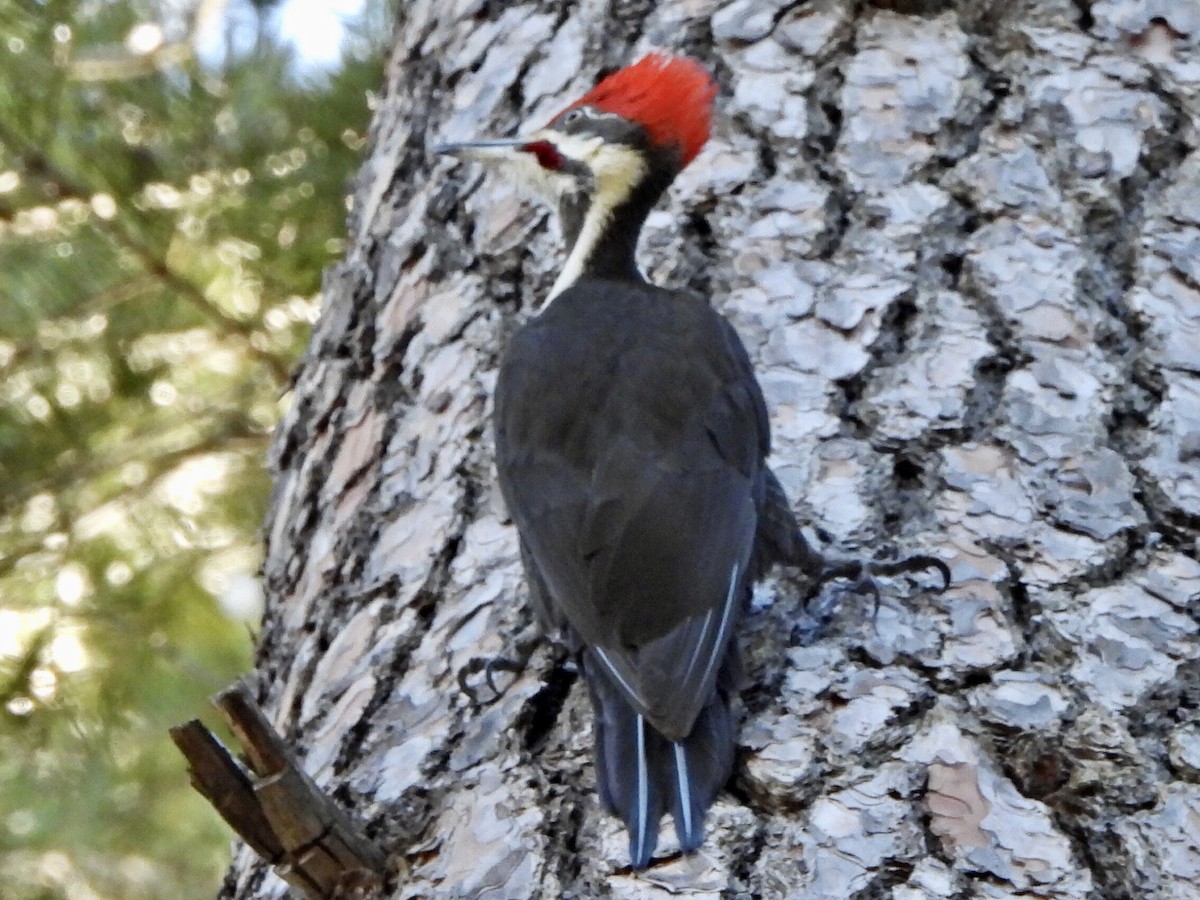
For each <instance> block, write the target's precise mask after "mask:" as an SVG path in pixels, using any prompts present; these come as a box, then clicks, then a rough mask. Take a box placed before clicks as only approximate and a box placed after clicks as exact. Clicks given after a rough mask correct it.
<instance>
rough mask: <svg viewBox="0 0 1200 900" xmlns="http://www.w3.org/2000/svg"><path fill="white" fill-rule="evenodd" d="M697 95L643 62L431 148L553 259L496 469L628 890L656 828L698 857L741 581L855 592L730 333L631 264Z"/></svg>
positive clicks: (678, 60)
mask: <svg viewBox="0 0 1200 900" xmlns="http://www.w3.org/2000/svg"><path fill="white" fill-rule="evenodd" d="M716 95H717V85H716V83H715V81H714V79H713V78H712V76H711V75H710V74H709V72H708V71H707V70H706V69H705V68H704V66H703V65H701V64H700V63H699V62H697V61H696V60H694V59H691V58H688V57H684V56H678V55H672V54H669V53H666V52H662V51H654V52H650V53H648V54H646V55H645V56H644V57H642V58H641V59H640V60H638V61H637V62H635V63H633V64H631V65H628V66H626V67H625V68H622V69H619V70H618V71H616V72H614V73H612V74H610V75H608V76H607V77H605V78H603V79H602V80H601V81H600V82H599V83H598V84H596V86H595V87H594V88H593V89H592V90H590V91H588V92H587V93H585V94H584V95H583V96H582V97H580V98H579V99H578V100H576V101H575V102H573V103H571V104H570V105H569V106H567V107H566V108H565V109H564V110H562V112H560V113H559V114H558V115H556V116H554V117H553V118H552V119H551V120H550V122H549V123H548V124H547V125H546V126H545V127H543V128H541V129H538V130H536V131H533V132H532V133H531V134H527V135H525V136H523V137H517V138H501V139H487V140H471V141H465V142H458V143H452V144H444V145H441V146H439V147H438V148H437V150H438V151H440V152H442V153H447V154H451V155H453V156H456V157H458V158H459V159H462V160H466V161H473V162H477V163H481V164H484V165H485V166H486V167H488V168H491V169H494V170H497V171H499V172H500V173H502V174H503V175H505V176H507V177H509V178H511V179H513V180H515V181H516V182H517V183H518V184H519V185H522V186H523V187H524V188H526V189H527V190H528V191H530V192H531V193H532V194H533V195H534V196H536V197H538V198H540V199H542V200H543V201H545V202H547V203H548V204H549V205H550V206H552V207H553V208H555V209H556V210H557V212H558V217H559V222H560V225H561V230H562V234H563V238H564V243H565V244H566V245H567V246H568V247H569V251H568V252H567V256H566V260H565V263H564V264H563V266H562V268H561V270H560V271H559V274H558V276H557V278H556V280H555V281H554V283H553V286H552V287H551V288H550V290H549V294H548V296H547V299H546V303H545V305H544V306H543V307H542V309H541V311H540V312H539V313H538V314H537V315H535V316H533V317H532V318H530V319H529V320H528V321H526V322H525V324H523V325H522V326H521V327H519V328H518V329H517V330H516V331H515V332H514V333H513V335H512V336H511V337H510V338H509V340H508V342H507V346H506V347H505V349H504V351H503V354H502V357H501V362H500V367H499V372H498V376H497V381H496V386H495V392H494V409H493V430H494V439H495V456H496V469H497V475H498V482H499V487H500V491H501V494H502V496H503V498H504V501H505V505H506V507H507V509H508V512H509V515H510V516H511V518H512V520H513V521H514V523H515V525H516V528H517V532H518V535H519V544H520V553H521V558H522V563H523V567H524V570H525V575H526V582H527V584H528V588H529V594H530V599H531V602H532V606H533V608H534V611H535V614H536V618H537V620H538V621H539V623H540V625H541V627H542V629H543V630H544V631H546V632H548V633H549V634H551V635H553V636H554V637H556V638H557V639H558V640H559V641H560V642H562V643H563V644H565V645H566V648H567V649H568V651H569V652H570V653H571V654H572V655H573V657H574V658H575V659H576V660H577V664H578V668H579V671H580V672H581V673H582V676H583V679H584V681H585V682H586V684H587V688H588V692H589V695H590V699H591V704H592V708H593V712H594V727H593V730H594V744H595V748H594V759H595V770H596V782H597V788H598V793H599V796H600V799H601V801H602V802H603V805H604V806H605V807H606V808H607V809H608V810H609V811H610V812H611V813H613V814H615V815H617V816H618V817H619V818H620V819H621V820H622V821H623V822H624V825H625V828H626V831H627V833H628V836H629V859H630V865H631V867H632V868H633V869H635V870H640V869H644V868H646V867H647V866H648V865H650V863H651V861H652V859H653V856H654V853H655V850H656V848H657V845H658V838H659V829H660V825H661V819H662V817H663V815H664V814H666V813H668V812H669V813H670V814H671V816H672V818H673V820H674V826H675V833H676V837H677V839H678V844H679V847H680V849H681V851H682V852H685V853H687V852H691V851H693V850H695V849H697V848H698V847H700V846H701V844H702V843H703V841H704V835H705V819H706V816H707V813H708V811H709V809H710V807H711V806H712V804H713V802H714V801H715V798H716V796H717V794H718V793H719V792H720V791H721V789H722V788H723V787H724V786H725V785H726V783H727V782H728V781H729V778H730V776H731V774H732V771H733V767H734V755H735V746H736V730H735V721H734V717H733V714H732V712H731V701H732V699H733V697H734V695H735V693H736V690H737V682H738V677H739V663H738V650H737V642H736V640H735V634H736V632H737V629H738V624H739V620H740V619H741V617H742V616H743V614H744V612H745V610H746V608H747V607H748V603H749V597H750V594H751V591H752V589H753V586H754V584H755V582H756V581H757V580H758V579H760V578H762V577H763V576H764V574H765V573H766V572H767V571H768V569H769V568H770V567H771V566H772V565H773V564H775V563H785V564H790V565H796V566H799V567H800V568H802V569H804V570H805V571H807V572H810V573H812V574H814V575H816V577H817V580H818V582H824V581H826V580H829V579H831V578H843V577H845V578H855V579H860V580H868V579H869V576H870V575H871V573H872V570H871V569H870V567H869V566H867V565H866V564H863V563H858V562H835V561H830V560H827V559H826V558H825V557H824V556H823V555H822V554H820V553H819V552H817V551H816V550H814V549H812V547H811V546H810V545H809V544H808V543H807V542H806V541H805V539H804V537H803V535H802V534H801V531H800V527H799V524H798V522H797V519H796V516H795V515H794V513H793V512H792V509H791V506H790V504H789V502H788V498H787V496H786V494H785V492H784V490H783V487H782V486H781V484H780V482H779V480H778V479H777V478H776V476H775V475H774V473H773V472H772V471H771V469H770V468H769V467H768V465H767V457H768V455H769V454H770V451H771V436H770V422H769V418H768V412H767V406H766V402H765V400H764V397H763V392H762V389H761V387H760V386H759V382H758V379H757V377H756V375H755V373H754V369H753V367H752V365H751V361H750V357H749V355H748V353H747V351H746V348H745V346H744V345H743V343H742V341H741V339H740V338H739V336H738V334H737V332H736V331H735V330H734V328H733V326H732V325H731V323H730V322H729V321H728V320H727V319H726V318H725V317H724V316H723V315H721V314H720V313H718V312H717V311H716V310H715V309H714V307H713V306H712V304H711V303H710V301H709V299H708V298H706V297H703V296H700V295H698V294H696V293H693V292H690V291H686V290H672V289H668V288H665V287H660V286H657V285H655V284H652V283H650V282H649V281H648V280H647V279H646V277H645V276H644V275H643V274H642V272H641V271H640V269H639V268H638V265H637V261H636V252H637V246H638V239H639V235H640V233H641V230H642V226H643V224H644V222H645V220H646V217H647V216H648V214H649V213H650V212H651V210H652V209H653V208H654V206H655V205H656V204H657V202H658V201H659V199H660V198H661V196H662V195H663V193H664V191H665V190H666V189H667V187H668V186H669V185H670V184H671V183H672V182H673V181H674V180H675V178H676V176H677V175H678V174H679V173H680V172H681V171H682V170H683V169H684V167H686V166H687V165H688V164H690V163H691V162H692V161H693V160H694V159H695V158H696V156H697V155H698V154H699V153H700V150H701V148H702V147H703V146H704V144H705V143H706V142H707V140H708V138H709V133H710V129H711V122H712V114H713V104H714V100H715V97H716ZM923 565H935V566H938V567H940V568H941V569H942V570H943V574H944V577H945V578H946V580H947V582H948V578H949V575H948V571H945V567H944V564H941V563H940V561H932V560H930V559H929V558H927V557H913V558H911V559H910V560H908V561H904V562H903V563H900V564H892V565H891V568H889V569H888V571H889V572H890V571H900V570H901V568H902V567H903V566H908V567H910V568H905V569H904V570H905V571H909V570H911V569H912V568H919V567H921V566H923ZM885 568H887V567H885ZM874 571H880V570H879V569H878V568H877V569H875V570H874ZM868 587H872V589H873V583H871V584H869V585H868ZM876 596H878V594H877V591H876Z"/></svg>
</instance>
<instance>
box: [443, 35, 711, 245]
mask: <svg viewBox="0 0 1200 900" xmlns="http://www.w3.org/2000/svg"><path fill="white" fill-rule="evenodd" d="M716 92H717V89H716V85H715V84H714V83H713V80H712V77H711V76H710V75H709V74H708V72H706V71H705V70H704V68H703V67H702V66H701V65H700V64H699V63H697V62H695V61H693V60H690V59H685V58H680V57H673V56H668V55H666V54H664V53H650V54H648V55H646V56H645V57H643V58H642V59H641V60H639V61H638V62H636V63H634V64H633V65H631V66H627V67H626V68H624V69H621V70H619V71H617V72H614V73H613V74H612V75H609V76H608V77H607V78H605V79H604V80H603V81H601V82H600V83H599V84H598V85H596V87H595V88H593V89H592V90H591V91H589V92H588V93H587V94H585V95H584V96H583V97H580V98H579V99H578V100H576V101H575V102H574V103H572V104H571V105H570V106H568V107H567V108H566V109H564V110H563V111H562V112H561V113H559V114H558V115H557V116H555V117H554V118H553V119H552V120H551V121H550V123H549V124H548V125H546V126H545V127H544V128H542V129H540V130H538V131H535V132H533V133H532V134H529V135H527V136H525V137H520V138H513V139H501V140H480V141H469V142H463V143H456V144H446V145H443V146H441V147H438V148H437V149H438V150H439V151H440V152H443V153H450V154H454V155H456V156H458V157H460V158H462V159H466V160H472V161H476V162H480V163H483V164H485V165H488V166H491V167H495V168H497V169H499V170H501V171H502V172H503V173H504V174H506V175H508V176H509V177H511V178H513V179H514V180H515V181H517V182H519V183H520V184H522V185H524V186H526V187H527V188H529V189H531V190H532V191H533V192H534V193H535V194H537V195H538V196H540V197H542V198H544V199H545V200H547V201H549V202H550V203H552V204H554V205H557V206H558V207H559V208H560V209H561V210H562V212H563V215H564V219H566V220H567V222H566V224H567V225H568V230H577V229H572V228H571V227H570V226H571V225H572V224H581V222H579V223H572V222H571V221H570V219H572V218H577V217H578V218H579V219H580V220H581V219H582V216H583V215H584V213H586V211H587V210H588V209H589V208H603V209H606V210H608V211H611V210H612V209H614V208H615V207H617V206H618V205H620V204H622V203H624V202H626V201H627V200H629V199H630V198H631V197H632V196H633V195H634V194H635V192H637V191H638V190H639V188H641V189H642V190H643V191H645V190H646V189H647V188H653V196H652V197H650V198H649V200H650V203H651V204H652V203H653V202H654V199H656V198H657V195H658V194H659V193H660V192H661V191H662V189H663V188H665V187H666V185H667V184H669V183H670V182H671V180H672V179H673V178H674V177H675V175H676V174H678V172H679V171H680V170H682V169H683V167H684V166H686V165H687V164H688V163H689V162H691V161H692V159H693V158H694V157H695V156H696V154H697V153H699V152H700V148H701V147H703V146H704V142H705V141H706V140H708V133H709V124H710V121H711V118H712V102H713V98H714V97H715V96H716Z"/></svg>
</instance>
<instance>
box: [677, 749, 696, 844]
mask: <svg viewBox="0 0 1200 900" xmlns="http://www.w3.org/2000/svg"><path fill="white" fill-rule="evenodd" d="M673 746H674V747H675V776H676V778H677V779H678V781H679V808H680V809H681V810H682V811H683V832H684V834H686V835H687V839H688V840H691V838H692V782H691V779H690V778H689V777H688V767H687V751H685V750H684V749H683V744H681V743H679V742H675V744H674V745H673Z"/></svg>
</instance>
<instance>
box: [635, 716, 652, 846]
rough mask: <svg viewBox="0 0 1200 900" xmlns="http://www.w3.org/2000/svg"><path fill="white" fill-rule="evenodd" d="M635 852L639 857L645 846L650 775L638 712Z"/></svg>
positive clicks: (644, 720)
mask: <svg viewBox="0 0 1200 900" xmlns="http://www.w3.org/2000/svg"><path fill="white" fill-rule="evenodd" d="M637 780H638V782H637V828H635V829H634V831H635V832H636V833H637V853H635V854H634V856H635V857H636V858H637V859H639V860H640V859H641V858H642V856H643V854H644V853H645V848H646V819H647V818H648V817H649V815H650V810H649V806H650V776H649V772H648V765H647V761H646V719H645V717H644V716H642V715H641V714H640V713H639V714H638V717H637Z"/></svg>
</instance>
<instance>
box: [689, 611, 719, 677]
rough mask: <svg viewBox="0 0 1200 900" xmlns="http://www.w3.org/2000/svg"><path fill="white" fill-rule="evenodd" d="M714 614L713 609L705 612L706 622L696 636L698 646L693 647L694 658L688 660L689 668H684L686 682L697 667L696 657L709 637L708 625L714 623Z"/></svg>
mask: <svg viewBox="0 0 1200 900" xmlns="http://www.w3.org/2000/svg"><path fill="white" fill-rule="evenodd" d="M712 614H713V611H712V610H711V609H710V610H709V611H708V612H707V613H705V614H704V624H703V625H702V626H701V627H700V634H698V635H697V636H696V646H695V647H693V648H692V658H691V659H689V660H688V664H687V668H686V669H684V670H683V680H684V682H686V681H687V680H688V678H690V677H691V675H692V669H694V668H696V657H698V656H699V655H700V648H701V647H703V646H704V639H705V638H706V637H708V626H709V625H711V624H712Z"/></svg>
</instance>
